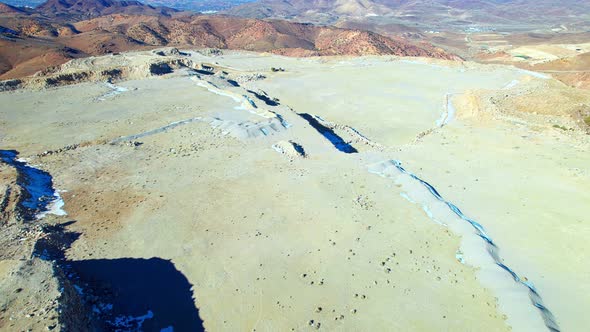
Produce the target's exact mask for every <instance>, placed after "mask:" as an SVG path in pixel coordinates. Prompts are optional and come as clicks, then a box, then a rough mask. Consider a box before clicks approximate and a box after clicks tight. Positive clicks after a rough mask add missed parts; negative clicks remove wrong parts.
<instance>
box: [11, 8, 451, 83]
mask: <svg viewBox="0 0 590 332" xmlns="http://www.w3.org/2000/svg"><path fill="white" fill-rule="evenodd" d="M2 8H4V9H2V13H0V37H1V38H0V79H8V78H15V77H20V76H23V75H30V74H33V73H35V72H37V71H39V70H42V69H44V68H46V67H48V66H53V65H57V64H60V63H63V62H65V61H67V60H69V59H71V58H75V57H84V56H89V55H99V54H106V53H111V52H122V51H128V50H137V49H146V48H154V47H159V46H177V47H209V48H223V49H239V50H249V51H257V52H275V53H279V54H283V55H291V56H314V55H370V54H375V55H385V54H391V55H399V56H423V57H435V58H443V59H456V58H457V57H456V56H454V55H451V54H448V53H446V52H445V51H443V50H441V49H438V48H435V47H433V46H432V45H429V44H425V43H422V44H414V43H411V42H409V41H407V40H405V39H403V38H388V37H384V36H381V35H378V34H376V33H372V32H365V31H359V30H349V29H340V28H334V27H319V26H314V25H311V24H301V23H293V22H286V21H280V20H257V19H243V18H235V17H228V16H207V15H199V14H194V13H188V12H178V11H176V10H172V9H168V8H164V7H152V6H148V5H144V4H141V3H139V2H135V1H126V2H117V1H113V0H77V1H73V0H49V1H48V2H47V3H45V4H42V5H41V6H39V7H38V8H36V9H34V10H22V11H19V9H18V8H14V9H13V7H10V6H6V7H2Z"/></svg>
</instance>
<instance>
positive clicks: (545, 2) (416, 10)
mask: <svg viewBox="0 0 590 332" xmlns="http://www.w3.org/2000/svg"><path fill="white" fill-rule="evenodd" d="M226 13H227V14H230V15H236V16H242V17H253V18H287V19H295V20H299V21H309V22H322V23H328V24H334V23H335V22H337V21H339V20H342V19H346V18H359V17H367V18H372V17H385V18H389V19H395V20H396V23H401V22H405V23H406V24H408V25H424V26H433V27H436V26H440V25H445V24H446V25H449V26H453V25H456V26H469V25H510V24H514V23H515V22H518V23H531V24H559V23H560V22H563V23H566V22H572V21H576V20H582V19H587V18H590V1H587V0H260V1H256V2H252V3H248V4H245V5H242V6H237V7H234V8H231V9H229V10H227V11H226Z"/></svg>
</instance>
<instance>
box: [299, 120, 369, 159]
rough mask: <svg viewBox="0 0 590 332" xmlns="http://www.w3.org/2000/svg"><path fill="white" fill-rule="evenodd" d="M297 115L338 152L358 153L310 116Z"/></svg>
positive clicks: (332, 131)
mask: <svg viewBox="0 0 590 332" xmlns="http://www.w3.org/2000/svg"><path fill="white" fill-rule="evenodd" d="M298 115H299V116H300V117H302V118H303V119H305V121H307V122H308V123H309V124H310V125H311V126H312V127H313V128H314V129H315V130H317V131H318V132H319V133H320V134H322V136H324V137H325V138H326V139H327V140H328V141H330V143H332V145H334V147H335V148H336V149H338V151H340V152H344V153H357V152H358V150H357V149H356V148H355V147H354V146H352V145H350V144H348V143H347V142H346V141H344V139H342V137H340V136H338V134H336V133H335V132H334V130H332V129H330V128H328V127H326V126H324V125H322V124H321V123H320V122H319V121H318V120H317V119H316V118H315V117H313V116H312V115H311V114H307V113H298Z"/></svg>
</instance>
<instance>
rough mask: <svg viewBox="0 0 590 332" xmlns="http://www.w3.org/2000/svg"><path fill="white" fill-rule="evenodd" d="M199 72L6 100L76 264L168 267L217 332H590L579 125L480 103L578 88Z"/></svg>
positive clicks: (451, 70) (405, 67)
mask: <svg viewBox="0 0 590 332" xmlns="http://www.w3.org/2000/svg"><path fill="white" fill-rule="evenodd" d="M152 57H158V56H156V55H153V53H150V52H144V53H126V54H122V55H117V56H110V57H104V58H100V59H96V61H97V62H101V61H102V62H103V63H109V61H111V62H113V63H112V64H113V65H114V66H116V65H117V63H118V62H121V63H123V62H124V63H125V65H126V66H140V65H141V64H142V61H148V60H149V59H151V58H152ZM186 57H187V58H190V59H191V60H192V61H193V62H194V63H207V64H211V66H212V67H214V69H213V72H214V73H215V74H214V75H206V74H203V73H196V72H193V71H191V69H186V68H185V69H178V70H176V71H175V72H174V73H172V74H167V75H161V76H150V77H145V78H141V77H139V76H137V77H132V78H133V79H129V80H124V81H120V82H116V83H114V85H108V84H105V83H104V82H92V81H90V82H84V83H80V84H75V85H69V86H61V87H54V88H48V89H41V90H39V89H20V90H17V91H13V92H3V93H0V105H1V106H0V124H1V127H2V131H1V132H0V142H1V145H2V149H5V150H17V151H18V152H19V153H20V155H19V157H21V158H24V159H25V160H27V162H28V163H29V164H31V165H34V166H35V167H38V168H42V169H43V170H45V171H47V172H49V173H50V174H51V175H52V177H53V182H54V186H55V187H56V188H57V189H59V190H61V191H62V192H61V196H62V197H63V199H64V202H65V205H64V210H65V211H66V212H67V216H53V215H48V216H47V217H46V219H47V220H50V221H59V222H65V221H75V223H73V224H71V225H69V226H68V229H69V230H70V231H72V232H77V233H80V237H79V238H78V239H77V241H75V242H74V243H73V244H72V246H71V248H70V249H69V250H68V251H67V252H66V253H65V254H66V258H67V261H69V262H74V263H73V264H74V265H76V263H78V264H79V265H84V262H87V263H88V264H92V262H98V261H100V262H101V263H102V262H104V261H108V262H113V261H117V260H123V259H128V258H129V259H149V258H153V257H155V258H159V259H161V260H166V261H169V262H171V263H172V264H173V267H174V268H175V269H176V270H178V271H179V272H180V273H181V274H182V275H183V276H184V277H185V278H186V280H187V281H188V282H189V283H190V284H191V285H192V294H190V296H193V297H194V304H195V307H196V308H198V313H199V317H200V319H201V320H202V321H203V324H204V327H205V328H206V329H207V330H208V331H289V330H293V331H305V330H311V329H316V328H318V329H320V330H326V331H441V330H444V331H508V330H513V331H541V330H546V329H547V327H546V326H545V325H547V324H548V325H550V326H552V325H551V324H553V323H556V324H558V326H559V328H560V329H561V330H563V331H584V330H585V329H586V328H587V326H590V315H587V314H586V313H587V312H588V311H589V310H590V295H589V294H590V278H589V276H590V264H587V262H586V258H587V254H588V253H589V252H590V242H589V241H588V239H589V238H590V221H589V220H588V215H590V204H588V203H589V202H590V170H589V168H588V167H589V165H590V154H589V153H588V152H589V151H590V149H589V147H590V142H589V138H588V137H589V136H588V135H586V134H585V133H584V132H583V130H582V129H580V128H581V127H576V126H577V125H580V121H579V120H576V119H575V118H570V117H567V116H565V115H563V114H551V112H537V111H535V112H534V113H533V112H531V113H527V114H520V113H519V112H517V111H516V110H515V109H503V107H505V106H503V105H508V104H506V103H503V102H497V103H495V104H494V102H493V101H494V99H493V98H492V99H489V98H490V97H489V96H491V95H492V94H494V93H495V94H496V95H500V96H504V94H505V97H506V98H508V97H509V94H512V93H517V92H513V91H517V90H515V89H521V90H518V91H521V92H522V91H525V92H526V91H529V90H527V89H529V87H536V88H535V89H537V90H535V91H536V93H537V94H536V95H541V96H542V95H543V91H545V90H542V89H545V88H546V89H550V88H552V87H553V84H555V85H558V86H559V87H560V88H563V89H569V88H566V87H565V86H562V84H561V83H556V82H554V80H552V79H551V78H543V77H540V76H539V75H534V74H529V73H526V72H524V71H522V70H518V69H515V68H513V67H507V66H492V65H478V64H473V63H457V62H432V61H427V60H422V59H418V60H409V59H400V58H392V57H361V58H306V59H294V58H283V57H279V56H268V55H259V54H252V53H246V52H230V53H227V54H225V55H223V56H217V57H206V56H203V55H200V54H198V53H196V52H193V53H191V54H190V55H188V56H186ZM122 58H126V59H127V60H128V61H126V62H125V61H123V60H121V59H122ZM129 59H131V60H133V61H131V60H129ZM77 63H79V64H80V66H84V65H93V62H92V61H79V62H77ZM73 67H75V66H73ZM271 67H276V68H284V69H285V71H277V72H274V71H271V70H270V68H271ZM69 68H70V69H71V68H72V67H69ZM256 74H262V75H264V76H265V78H264V79H262V77H260V76H256ZM135 78H137V79H135ZM228 79H229V80H231V81H232V82H233V81H235V82H237V83H238V84H239V85H240V86H235V85H238V84H235V85H234V84H230V83H229V81H228ZM538 87H541V88H538ZM505 88H506V89H505ZM502 89H505V90H502ZM531 89H532V88H531ZM539 89H541V90H539ZM248 90H249V91H250V92H249V91H248ZM261 90H263V91H264V92H265V93H266V94H267V96H268V97H265V94H264V92H262V91H261ZM503 91H506V92H505V93H504V92H503ZM531 91H532V90H531ZM539 91H541V93H539ZM567 91H569V90H567ZM257 95H258V96H257ZM496 95H494V96H496ZM520 95H527V94H526V93H524V92H523V93H521V94H519V96H520ZM244 96H247V97H248V98H246V97H244ZM273 98H276V100H274V101H273V100H272V99H273ZM580 98H582V97H580ZM265 99H266V100H267V101H268V104H267V103H266V102H265ZM486 100H487V101H490V100H491V102H490V103H487V102H486ZM507 100H508V99H507ZM575 103H576V105H578V104H579V105H586V106H587V105H590V100H583V99H579V100H576V101H575ZM253 104H255V105H256V107H254V106H253ZM488 104H493V105H496V107H495V108H493V107H492V108H488V106H489V105H488ZM486 105H488V106H486ZM510 105H512V104H510ZM490 107H491V106H490ZM506 107H507V106H506ZM580 126H581V125H580ZM566 127H567V128H566ZM570 127H571V130H570V129H569V128H570ZM563 128H566V129H565V130H564V129H563ZM322 133H323V134H322ZM121 137H122V138H121ZM326 137H329V138H331V140H332V141H333V142H334V143H333V142H331V141H330V140H329V139H327V138H326ZM338 137H340V138H342V141H341V142H340V141H339V140H338ZM75 144H76V145H75ZM72 145H75V146H73V147H71V148H66V149H63V148H64V147H66V146H72ZM60 149H61V150H60ZM302 150H304V152H302ZM44 151H50V152H49V153H43V152H44ZM52 151H55V152H52ZM350 152H353V153H350ZM391 160H396V161H400V162H401V165H402V166H403V167H404V168H405V169H406V170H407V171H409V172H412V173H414V174H415V175H416V176H417V177H419V178H421V179H423V180H424V181H427V182H428V183H429V184H431V185H432V186H434V187H435V188H436V190H437V191H438V193H439V194H440V195H441V196H442V197H444V199H445V200H448V201H449V202H452V203H454V204H455V205H456V206H457V207H459V208H460V209H461V211H462V212H463V213H464V214H465V215H466V216H468V217H469V218H471V219H472V220H474V221H477V222H478V223H479V224H481V225H482V226H483V227H485V230H486V234H487V235H488V236H489V237H490V238H492V239H493V242H494V243H495V245H496V246H497V248H499V256H500V257H501V258H502V259H503V262H504V264H505V265H506V266H508V267H510V269H512V270H513V271H514V272H515V273H516V274H517V275H518V276H519V278H520V280H522V281H523V282H525V283H527V284H528V285H534V288H535V289H536V290H537V291H538V294H539V295H540V296H541V298H542V303H543V304H544V305H545V306H546V307H547V309H548V310H550V312H551V313H552V315H553V316H554V318H555V320H554V322H549V323H547V322H544V320H543V318H542V314H541V311H540V310H538V309H537V308H535V307H534V306H533V304H532V303H531V299H530V298H529V295H530V291H529V288H528V287H527V286H526V285H525V284H523V283H519V282H516V281H515V280H514V279H513V277H512V276H511V275H510V274H509V273H508V272H507V271H505V270H503V269H502V268H500V266H498V265H496V264H495V263H494V261H493V260H492V258H491V257H492V256H490V255H489V254H488V251H487V249H486V246H485V245H486V242H485V241H484V239H483V238H482V237H481V236H478V235H476V233H475V229H474V228H473V227H471V226H470V225H469V224H468V223H467V222H466V221H465V220H463V219H460V218H458V217H457V215H456V214H453V213H451V211H450V210H449V208H448V205H445V204H443V203H441V202H440V201H439V200H437V199H436V198H435V196H434V195H432V194H431V193H430V192H429V191H428V190H427V188H426V187H425V186H424V185H423V184H421V183H420V182H418V181H417V180H416V179H415V178H411V177H410V176H407V175H404V174H403V173H402V172H400V171H399V169H397V168H396V167H395V165H396V164H395V163H394V162H390V161H391ZM488 249H489V248H488ZM0 266H4V265H0ZM135 272H137V271H135ZM114 273H117V271H114ZM121 273H122V272H121ZM525 277H526V279H524V278H525ZM80 282H81V283H80V287H81V288H84V287H91V286H83V285H86V284H83V281H80ZM86 282H87V284H88V285H91V282H89V281H88V280H86ZM153 287H154V289H159V288H164V289H166V287H171V288H173V287H174V285H170V284H166V283H163V284H154V285H153ZM85 292H86V293H88V292H92V289H88V290H86V291H85ZM148 303H149V302H148ZM172 305H173V304H170V306H172ZM148 311H152V312H153V317H151V318H147V319H145V321H143V327H144V328H146V329H147V330H157V331H160V330H161V329H164V328H167V327H170V326H172V327H174V329H175V330H177V331H184V330H187V329H189V330H190V329H193V328H194V327H195V326H194V325H191V324H193V323H192V322H189V321H183V320H182V319H179V318H178V315H177V316H174V314H170V313H169V312H166V313H165V314H160V315H159V311H158V309H157V308H154V307H141V306H137V308H136V311H134V312H117V314H119V315H129V316H134V317H137V316H141V315H145V314H146V312H148ZM105 314H108V313H105ZM14 315H16V316H18V314H14ZM545 317H547V315H545ZM19 319H21V320H22V321H25V322H26V320H27V319H28V318H26V317H24V314H23V316H21V317H19ZM22 321H21V323H22ZM10 324H11V323H8V322H5V323H4V325H1V328H2V329H5V330H11V325H10ZM12 328H14V327H12Z"/></svg>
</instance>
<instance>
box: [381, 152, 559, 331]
mask: <svg viewBox="0 0 590 332" xmlns="http://www.w3.org/2000/svg"><path fill="white" fill-rule="evenodd" d="M395 169H397V171H399V172H394V170H395ZM369 172H370V173H373V174H377V175H380V176H382V177H385V178H397V179H398V181H399V176H400V175H407V176H409V177H410V179H412V180H415V181H417V182H418V184H421V185H422V186H423V187H425V188H426V189H427V190H428V192H429V193H430V194H431V195H432V196H433V197H434V198H435V199H436V201H438V202H439V203H442V205H441V204H439V205H438V210H439V213H443V214H446V215H447V216H450V217H453V215H454V216H456V217H459V218H460V219H461V220H462V221H465V222H467V223H468V224H469V225H470V226H471V228H473V229H474V230H475V234H476V235H477V236H478V237H479V238H481V239H483V241H484V244H485V249H486V251H487V253H488V254H489V257H490V258H491V259H492V260H493V263H494V264H495V265H497V266H499V267H500V268H501V269H502V270H503V271H505V272H508V273H509V274H510V276H511V277H512V278H513V279H514V281H515V282H516V284H517V285H522V286H524V287H525V290H526V292H527V293H528V298H529V299H530V301H531V303H532V304H533V306H534V307H536V308H537V309H538V310H539V312H540V313H541V317H542V318H543V321H544V324H545V326H546V327H547V328H548V329H549V331H552V332H559V331H560V329H559V326H558V325H557V322H556V320H555V317H554V316H553V314H552V313H551V311H549V309H547V307H546V306H545V304H544V303H543V300H542V298H541V295H540V294H539V293H538V292H537V290H536V289H535V287H534V286H533V284H532V283H531V282H529V281H528V280H527V279H526V278H521V277H520V276H519V275H518V274H517V273H516V272H515V271H514V270H513V269H512V268H510V267H508V266H507V265H506V264H504V262H503V260H502V258H501V257H500V255H499V248H498V246H497V245H496V244H495V242H494V241H493V240H492V238H491V237H490V236H489V235H488V233H487V232H486V230H485V228H484V227H483V226H482V225H481V224H480V223H478V222H477V221H475V220H473V219H471V218H469V217H467V216H466V215H465V214H463V212H462V211H461V210H460V209H459V208H458V207H457V206H456V205H455V204H453V203H451V202H449V201H447V200H445V199H444V198H443V197H442V196H441V195H440V194H439V192H438V191H437V190H436V189H435V188H434V187H433V186H432V185H431V184H429V183H428V182H426V181H424V180H422V179H421V178H419V177H418V176H417V175H415V174H413V173H411V172H409V171H408V170H406V169H405V168H404V167H402V164H401V162H400V161H397V160H390V161H384V162H380V163H377V164H374V165H370V166H369ZM400 173H401V174H400ZM410 179H407V180H408V181H411V180H410ZM398 183H399V182H398ZM412 183H415V182H412ZM422 191H423V190H422ZM416 192H419V191H418V190H416ZM402 196H403V197H408V196H407V194H406V193H402ZM436 201H435V202H436ZM437 204H438V203H437ZM443 210H446V211H443ZM429 216H430V217H431V218H432V215H431V214H429ZM465 226H466V224H463V225H461V226H460V227H465ZM467 229H469V227H468V226H467ZM480 243H481V242H480ZM477 246H478V247H479V246H481V245H477ZM472 247H474V245H473V243H472V244H471V247H470V249H472ZM474 257H477V254H475V255H474ZM473 260H478V259H477V258H475V259H473ZM487 260H489V258H488V259H487ZM480 262H481V260H480ZM496 274H497V273H496ZM509 296H510V294H509ZM511 297H512V298H514V297H513V296H511ZM524 298H525V299H526V296H525V297H524ZM518 311H519V312H520V313H522V312H523V310H522V308H521V309H519V310H518ZM533 312H534V311H533ZM539 324H540V323H539ZM514 327H515V326H513V328H514ZM529 327H530V326H529ZM515 330H519V329H515Z"/></svg>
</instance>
